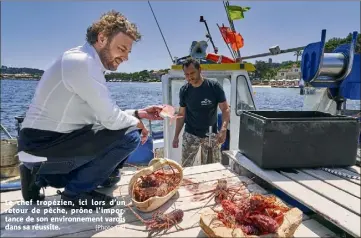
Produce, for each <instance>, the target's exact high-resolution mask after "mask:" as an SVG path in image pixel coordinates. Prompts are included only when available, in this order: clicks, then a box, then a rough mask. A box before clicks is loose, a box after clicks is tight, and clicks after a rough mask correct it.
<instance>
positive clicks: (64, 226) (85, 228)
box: [1, 163, 359, 237]
mask: <svg viewBox="0 0 361 238" xmlns="http://www.w3.org/2000/svg"><path fill="white" fill-rule="evenodd" d="M132 174H134V171H126V172H123V173H122V178H121V181H120V182H119V184H118V185H119V186H118V187H117V188H116V189H103V191H105V192H107V193H108V194H113V195H115V196H120V194H122V197H124V200H125V201H126V203H128V201H129V195H128V183H129V181H130V178H131V176H132ZM184 175H185V179H184V183H183V185H182V186H181V187H180V189H179V191H178V193H177V194H176V195H175V196H174V197H173V198H172V199H171V200H170V201H168V202H167V203H166V204H164V205H163V206H162V207H161V208H160V210H162V211H165V212H170V211H172V210H173V209H175V208H177V209H182V210H183V211H184V218H183V221H182V222H181V223H180V224H179V225H180V226H181V227H182V228H183V229H184V230H177V229H176V228H171V229H169V230H168V231H167V232H166V233H164V234H162V236H164V237H206V235H205V234H204V233H203V231H202V230H201V228H200V227H199V217H200V215H199V211H200V209H201V208H202V207H204V205H205V204H206V203H207V202H208V201H209V199H205V200H203V201H199V199H200V197H199V195H198V197H196V196H195V195H194V192H195V190H194V189H196V188H197V190H198V191H199V190H208V189H211V188H212V186H213V185H214V184H215V183H216V182H217V179H222V178H225V179H227V180H228V182H229V183H232V184H236V183H239V182H242V181H243V182H247V183H248V184H249V185H248V189H249V190H250V191H251V192H255V193H261V194H268V193H269V191H267V190H265V189H264V188H262V187H260V186H259V185H257V184H256V183H254V182H253V180H251V179H249V178H247V177H245V176H240V175H239V174H238V173H236V172H234V171H232V170H231V169H230V168H229V167H225V166H224V165H222V164H219V163H217V164H209V165H201V166H194V167H187V168H185V169H184ZM345 189H347V188H345ZM45 192H46V195H47V197H46V201H59V197H60V196H59V195H57V194H56V189H54V188H47V189H46V191H45ZM354 193H356V191H354ZM208 195H209V194H205V195H202V196H204V197H205V196H208ZM21 199H22V196H21V191H11V192H6V193H2V194H1V237H65V236H69V237H70V236H71V237H130V236H134V237H146V236H147V235H148V232H147V231H146V230H145V226H144V225H143V224H142V223H141V222H140V221H139V220H138V219H137V218H136V217H135V216H134V215H133V213H131V212H130V210H129V208H127V207H125V206H124V204H119V205H117V206H116V207H115V208H114V209H119V210H118V212H119V213H123V215H120V214H118V213H113V214H104V213H93V214H70V210H67V214H64V213H59V212H58V213H49V212H50V211H51V209H50V208H52V210H55V209H56V208H61V207H60V206H47V205H44V204H42V205H20V204H19V205H14V204H10V202H9V201H12V203H15V202H20V201H21ZM120 201H122V200H120ZM213 205H214V199H212V200H211V201H210V202H209V203H208V205H206V207H209V206H213ZM320 206H322V205H320ZM323 207H324V206H323ZM10 208H13V209H28V211H27V213H23V214H20V213H19V211H18V212H17V213H11V212H10V211H11V210H9V209H10ZM34 208H35V209H38V211H37V212H38V213H37V212H36V213H34V212H31V210H32V209H34ZM353 209H356V210H357V207H354V208H353ZM107 210H108V211H110V209H107ZM330 210H331V209H330ZM197 212H198V213H197ZM335 212H336V211H335ZM45 213H46V214H45ZM139 214H140V215H141V217H143V218H145V219H148V218H150V217H151V215H152V213H148V214H145V213H140V212H139ZM340 215H342V214H340ZM28 216H31V217H33V218H35V220H34V221H31V220H30V219H26V218H27V217H28ZM55 218H63V219H74V220H73V221H70V220H69V221H67V222H64V221H63V222H59V221H58V222H56V221H54V219H55ZM77 218H82V219H83V221H82V220H78V221H77V220H76V219H77ZM111 218H113V220H111ZM119 218H124V219H119ZM9 219H13V220H18V221H17V222H15V221H11V222H7V221H9ZM20 219H24V221H20ZM36 219H39V221H36ZM52 219H53V221H52ZM91 219H93V221H92V220H91ZM96 219H98V220H100V219H102V221H96ZM116 219H118V221H115V220H116ZM6 220H7V221H6ZM355 222H357V220H354V221H351V220H350V223H351V224H355ZM8 224H11V225H19V226H23V229H21V230H9V229H8V228H9V227H6V226H7V225H8ZM36 224H38V226H36ZM358 224H359V223H358ZM27 225H29V226H27ZM39 225H40V226H39ZM47 225H48V227H45V226H47ZM41 226H42V227H43V228H44V227H45V228H47V229H46V230H40V228H41ZM55 226H56V227H55ZM28 228H29V229H28ZM35 228H37V229H35ZM25 229H28V230H25ZM350 229H353V228H350ZM294 237H338V235H337V234H335V233H334V232H332V231H331V230H330V229H328V228H326V227H325V226H323V225H322V224H321V223H319V222H318V221H316V220H314V219H312V218H311V217H310V216H307V215H304V217H303V223H302V224H301V225H300V226H299V228H298V229H297V231H296V233H295V234H294Z"/></svg>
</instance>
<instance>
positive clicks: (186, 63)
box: [183, 57, 201, 70]
mask: <svg viewBox="0 0 361 238" xmlns="http://www.w3.org/2000/svg"><path fill="white" fill-rule="evenodd" d="M191 64H193V66H194V68H196V69H198V70H199V69H200V68H201V64H200V63H199V62H198V61H197V60H196V59H194V58H192V57H190V58H188V59H186V60H185V61H184V62H183V69H184V67H186V68H188V67H189V66H190V65H191Z"/></svg>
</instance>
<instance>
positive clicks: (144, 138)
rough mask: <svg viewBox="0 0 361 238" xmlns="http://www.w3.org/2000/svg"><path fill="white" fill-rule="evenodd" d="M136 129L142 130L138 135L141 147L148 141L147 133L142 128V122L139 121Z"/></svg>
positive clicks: (144, 128)
mask: <svg viewBox="0 0 361 238" xmlns="http://www.w3.org/2000/svg"><path fill="white" fill-rule="evenodd" d="M137 127H138V128H139V129H142V131H141V133H140V138H141V144H142V145H143V144H144V143H145V142H146V141H147V139H148V134H149V132H148V130H147V128H146V127H145V126H144V124H143V122H142V121H139V123H138V125H137Z"/></svg>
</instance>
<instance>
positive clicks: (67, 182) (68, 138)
mask: <svg viewBox="0 0 361 238" xmlns="http://www.w3.org/2000/svg"><path fill="white" fill-rule="evenodd" d="M86 39H87V42H86V43H85V44H84V45H82V46H79V47H76V48H73V49H70V50H68V51H66V52H64V53H63V54H62V55H61V56H60V57H59V58H58V59H57V60H56V61H55V62H54V63H53V64H52V65H51V66H50V68H48V69H47V70H46V71H45V73H44V74H43V76H42V78H41V79H40V81H39V83H38V85H37V88H36V92H35V95H34V98H33V100H32V103H31V105H30V106H29V109H28V111H27V113H26V116H25V118H24V121H23V123H22V128H21V131H20V133H19V139H18V150H19V154H18V155H19V159H20V160H21V161H22V164H21V165H20V176H21V183H22V194H23V197H24V199H25V200H27V201H29V200H42V199H44V197H45V196H44V194H41V193H40V189H41V188H43V187H46V186H51V187H56V188H64V191H63V192H60V191H58V193H59V194H61V199H62V200H63V201H71V202H72V203H73V204H74V207H75V208H76V207H81V206H82V207H83V208H91V209H95V208H96V207H102V208H109V207H112V206H114V205H115V204H116V202H115V201H114V198H113V197H111V196H107V195H105V194H102V193H99V192H97V191H96V189H97V188H98V187H99V186H102V185H103V186H106V185H108V186H109V183H110V182H109V177H111V176H114V173H117V172H119V170H118V169H119V168H121V167H122V165H123V163H124V162H125V160H126V158H127V156H128V155H129V154H130V153H131V152H133V151H134V150H135V149H136V148H137V146H138V145H139V144H140V143H141V142H142V143H144V142H145V141H146V139H147V135H148V131H147V129H146V128H145V126H144V125H143V123H142V122H141V119H143V118H144V119H149V120H162V118H161V117H159V113H160V111H161V110H162V107H161V106H151V107H147V108H144V109H139V110H125V111H123V110H121V109H120V108H119V107H118V106H117V104H116V103H115V102H114V101H113V100H112V99H111V94H110V92H109V90H108V88H107V85H106V80H105V77H104V73H105V71H106V70H110V71H115V70H117V68H118V66H119V65H120V64H121V63H122V62H124V61H126V60H128V55H129V53H130V52H131V50H132V45H133V42H136V41H139V40H140V39H141V36H140V34H139V32H138V30H137V27H136V25H135V24H133V23H131V22H129V21H128V20H127V18H126V17H125V16H123V15H122V14H120V13H119V12H116V11H110V12H108V13H106V14H103V15H102V16H101V18H100V19H99V20H98V21H97V22H95V23H93V24H92V25H91V26H90V27H89V28H88V29H87V33H86ZM112 200H113V201H112ZM95 204H98V205H97V206H95Z"/></svg>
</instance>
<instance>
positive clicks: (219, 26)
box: [217, 24, 236, 59]
mask: <svg viewBox="0 0 361 238" xmlns="http://www.w3.org/2000/svg"><path fill="white" fill-rule="evenodd" d="M217 26H218V30H219V31H220V32H221V36H222V38H223V41H224V43H226V46H227V48H228V50H229V52H231V55H232V57H233V59H236V57H235V56H234V53H233V51H232V50H231V48H230V47H229V45H228V44H227V42H226V39H225V38H224V36H223V34H222V31H221V28H220V26H219V25H218V24H217Z"/></svg>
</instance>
